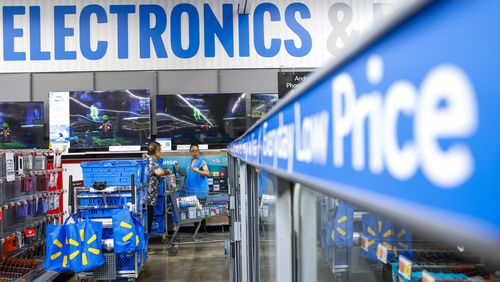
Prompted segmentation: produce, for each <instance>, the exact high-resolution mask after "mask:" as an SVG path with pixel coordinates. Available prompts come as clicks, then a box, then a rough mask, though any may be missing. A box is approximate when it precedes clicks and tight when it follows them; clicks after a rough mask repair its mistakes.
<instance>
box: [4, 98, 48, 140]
mask: <svg viewBox="0 0 500 282" xmlns="http://www.w3.org/2000/svg"><path fill="white" fill-rule="evenodd" d="M43 114H44V112H43V102H1V103H0V124H1V125H2V128H1V130H2V131H1V134H0V149H32V148H37V149H45V148H46V147H47V144H46V142H45V129H44V125H43V122H44V115H43Z"/></svg>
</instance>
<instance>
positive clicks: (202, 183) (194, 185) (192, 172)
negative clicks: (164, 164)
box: [175, 144, 210, 199]
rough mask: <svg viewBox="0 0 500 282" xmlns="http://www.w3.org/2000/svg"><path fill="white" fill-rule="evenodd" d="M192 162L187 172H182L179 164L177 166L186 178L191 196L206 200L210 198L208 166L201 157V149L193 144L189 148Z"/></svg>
mask: <svg viewBox="0 0 500 282" xmlns="http://www.w3.org/2000/svg"><path fill="white" fill-rule="evenodd" d="M189 151H190V152H191V161H190V162H189V164H188V167H187V168H186V171H183V170H181V168H180V165H179V163H176V164H175V166H176V168H177V171H179V173H180V174H181V175H182V176H185V177H186V189H187V192H188V193H189V194H190V195H196V197H198V199H206V198H207V196H208V176H209V175H210V172H209V171H208V165H207V162H206V161H205V159H203V158H202V157H200V147H199V146H198V144H192V145H191V147H190V148H189Z"/></svg>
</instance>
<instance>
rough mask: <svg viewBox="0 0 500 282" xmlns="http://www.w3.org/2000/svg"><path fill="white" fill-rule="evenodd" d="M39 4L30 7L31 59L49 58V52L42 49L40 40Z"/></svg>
mask: <svg viewBox="0 0 500 282" xmlns="http://www.w3.org/2000/svg"><path fill="white" fill-rule="evenodd" d="M40 33H41V30H40V6H31V7H30V59H31V60H32V61H42V60H50V52H48V51H42V43H41V40H40V36H41V34H40Z"/></svg>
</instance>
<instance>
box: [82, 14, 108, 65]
mask: <svg viewBox="0 0 500 282" xmlns="http://www.w3.org/2000/svg"><path fill="white" fill-rule="evenodd" d="M92 14H95V15H96V17H97V23H100V24H102V23H107V22H108V16H107V14H106V10H104V8H103V7H101V6H99V5H88V6H86V7H85V8H83V10H82V12H81V14H80V49H81V50H82V55H83V56H84V57H85V58H87V59H89V60H99V59H101V58H102V57H104V55H106V51H107V49H108V42H107V41H97V48H96V50H95V51H94V50H92V46H91V43H90V16H91V15H92Z"/></svg>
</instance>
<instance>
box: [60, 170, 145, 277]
mask: <svg viewBox="0 0 500 282" xmlns="http://www.w3.org/2000/svg"><path fill="white" fill-rule="evenodd" d="M126 163H129V164H126ZM88 164H91V165H92V170H91V171H90V172H88V173H87V172H84V181H83V182H84V183H87V184H91V185H92V186H94V185H95V184H96V183H98V182H99V180H100V179H103V178H102V176H103V175H105V177H106V178H107V179H109V180H110V181H111V182H112V183H115V184H116V185H115V186H105V187H102V188H103V189H95V188H94V187H89V186H85V185H84V187H73V185H72V177H70V183H71V185H70V191H73V192H72V195H71V196H72V197H71V201H72V204H71V206H72V207H73V211H74V212H76V213H77V214H78V217H80V218H89V219H91V220H93V221H100V222H102V223H103V231H102V232H103V234H102V240H103V243H104V242H105V241H106V240H110V239H113V228H112V227H113V225H112V218H111V217H112V211H113V209H118V208H121V206H120V203H121V200H122V199H125V200H126V202H127V204H130V205H131V209H132V212H133V213H135V214H136V215H137V216H138V217H139V219H140V220H141V223H142V224H143V226H145V225H146V221H147V208H146V204H147V203H146V199H145V195H146V194H145V193H146V191H145V189H144V188H143V186H142V184H141V183H140V181H137V180H140V179H141V169H140V168H139V169H138V170H137V169H134V168H135V167H137V166H140V165H141V164H140V163H135V161H125V162H122V163H120V161H103V162H94V163H86V164H82V166H86V165H88ZM105 170H109V171H113V173H115V174H116V175H114V176H111V172H110V173H106V171H105ZM132 170H134V171H137V172H138V174H134V173H128V171H132ZM117 171H121V174H120V173H117ZM125 175H127V177H128V179H129V181H128V182H127V181H125ZM113 177H116V178H115V179H112V178H113ZM103 184H104V183H103ZM119 184H121V185H119ZM136 184H139V185H136ZM103 255H104V258H105V260H106V262H105V264H104V265H102V266H100V267H98V268H96V269H94V270H93V271H92V272H82V273H78V274H77V279H78V281H89V280H93V279H95V280H116V279H129V280H132V281H134V280H135V279H137V278H138V277H139V274H140V272H141V271H142V268H143V267H144V263H145V262H146V260H147V257H148V254H147V248H146V250H143V251H140V252H135V253H134V254H131V255H125V254H120V255H118V254H115V253H114V252H113V250H104V249H103Z"/></svg>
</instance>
